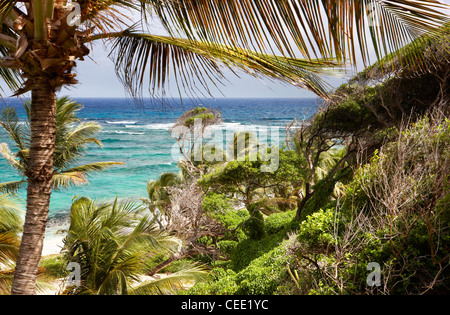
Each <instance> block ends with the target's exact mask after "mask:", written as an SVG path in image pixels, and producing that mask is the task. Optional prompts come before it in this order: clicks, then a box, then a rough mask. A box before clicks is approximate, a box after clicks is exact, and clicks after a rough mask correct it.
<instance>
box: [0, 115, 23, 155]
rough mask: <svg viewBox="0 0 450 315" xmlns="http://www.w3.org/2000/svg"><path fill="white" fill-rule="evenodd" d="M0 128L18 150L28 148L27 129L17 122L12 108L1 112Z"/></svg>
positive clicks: (17, 118)
mask: <svg viewBox="0 0 450 315" xmlns="http://www.w3.org/2000/svg"><path fill="white" fill-rule="evenodd" d="M0 126H1V127H2V128H3V129H5V131H6V132H7V133H8V135H9V137H10V138H11V140H13V141H14V144H15V145H16V146H17V148H18V149H19V150H26V149H27V148H28V146H29V142H30V137H29V128H27V125H26V124H24V123H23V122H21V121H20V120H19V117H18V116H17V111H16V110H15V109H14V108H12V107H7V108H4V109H3V110H2V111H1V114H0Z"/></svg>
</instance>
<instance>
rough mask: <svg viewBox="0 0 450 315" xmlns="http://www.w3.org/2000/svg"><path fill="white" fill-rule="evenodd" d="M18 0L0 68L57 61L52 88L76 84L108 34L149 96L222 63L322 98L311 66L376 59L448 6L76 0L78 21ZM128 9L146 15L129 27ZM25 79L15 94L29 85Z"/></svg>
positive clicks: (9, 4) (364, 0)
mask: <svg viewBox="0 0 450 315" xmlns="http://www.w3.org/2000/svg"><path fill="white" fill-rule="evenodd" d="M19 2H20V1H2V6H1V7H0V9H1V10H0V18H1V20H2V21H3V28H4V29H3V31H2V37H1V38H0V42H1V44H2V46H3V47H4V51H3V56H5V57H6V58H5V59H4V60H3V62H2V63H1V67H2V68H1V69H3V70H4V71H6V69H7V68H11V69H22V68H25V69H26V70H27V71H25V73H24V74H25V77H27V75H28V72H30V75H32V74H33V73H34V72H36V71H40V70H39V68H40V69H41V70H43V71H52V70H56V68H59V69H61V71H60V72H58V73H59V75H58V76H59V78H55V82H54V84H55V86H61V85H65V84H74V83H76V82H75V79H74V78H75V75H74V74H72V73H71V70H70V69H71V68H73V67H74V66H75V63H74V60H75V59H80V60H83V57H84V56H85V55H87V54H88V53H89V49H88V46H86V43H87V42H91V41H94V40H98V39H102V40H104V41H107V42H108V41H113V46H112V50H113V52H114V54H113V55H114V56H115V61H116V70H117V73H118V75H119V77H120V78H121V80H122V81H123V82H124V83H125V84H126V86H127V87H128V88H129V89H130V91H132V92H137V90H138V89H137V87H142V84H143V83H144V73H146V81H145V83H146V84H148V85H149V86H150V90H151V92H152V93H154V92H155V89H158V90H161V89H164V87H165V86H166V85H167V82H168V79H169V74H171V75H173V76H174V77H175V78H176V79H175V80H176V83H178V87H179V88H181V89H189V88H192V89H194V90H195V89H196V87H195V85H200V86H202V87H203V88H204V87H207V85H206V81H211V82H212V84H213V85H214V84H216V83H217V79H223V77H222V71H221V69H220V67H221V66H223V65H225V66H227V67H231V68H232V69H236V68H239V69H243V70H244V71H245V72H247V73H251V74H253V75H258V76H259V75H262V76H264V77H270V78H274V79H277V80H281V81H284V82H288V83H293V84H295V85H299V86H301V87H306V88H309V89H311V90H313V91H314V92H316V93H318V94H319V95H321V96H323V95H324V92H326V90H324V89H323V87H324V83H323V82H322V81H321V80H320V79H319V77H318V76H317V72H319V73H321V71H320V70H321V69H323V68H328V67H330V66H332V65H333V64H334V63H333V61H332V60H334V59H336V60H338V61H345V60H347V59H349V60H350V61H352V62H356V60H357V59H358V57H359V56H362V59H363V60H364V61H365V62H367V63H368V62H369V61H370V60H369V52H370V51H371V50H375V52H376V54H377V56H378V57H381V56H382V55H386V54H388V53H391V52H394V51H396V50H398V49H399V48H401V47H403V46H404V45H405V44H407V43H409V42H410V41H412V40H413V39H414V38H416V37H418V36H420V35H422V34H424V33H426V32H429V31H431V30H433V29H435V28H436V27H439V26H440V25H442V24H443V23H444V22H445V21H448V17H446V15H445V14H444V13H442V11H443V10H445V9H448V7H446V6H445V5H443V4H441V3H440V2H438V1H437V0H423V1H418V0H408V1H404V0H401V1H400V0H398V1H386V0H323V1H304V0H284V1H266V0H246V1H241V0H233V1H222V0H189V1H181V0H179V1H173V0H171V1H159V0H158V1H154V0H139V1H137V0H136V1H132V0H126V1H125V0H123V1H114V0H109V1H77V3H78V4H79V5H80V10H81V17H80V18H81V24H80V25H79V26H78V27H71V26H70V25H67V23H68V22H67V21H68V20H67V17H68V16H69V15H70V14H71V12H70V10H71V9H72V8H73V7H70V8H69V7H66V6H64V5H63V4H64V3H63V2H62V1H47V2H46V5H47V6H46V8H40V6H41V4H40V1H32V4H31V5H30V4H25V5H22V6H20V5H19ZM34 2H36V3H34ZM52 8H53V10H52ZM33 10H38V11H39V12H37V14H35V13H34V12H33ZM125 10H130V11H135V12H140V13H141V16H142V17H144V18H143V19H142V21H141V22H139V23H136V24H133V23H134V22H135V21H132V20H131V19H130V18H128V17H127V14H126V13H124V12H126V11H125ZM33 14H34V16H35V17H34V19H33V20H31V19H30V16H31V15H33ZM148 17H156V18H158V19H159V20H160V21H161V22H162V24H163V25H164V26H165V28H166V30H167V31H168V32H169V33H170V34H171V35H173V36H172V37H171V36H168V37H164V36H155V35H152V34H148V32H144V30H145V29H146V25H145V22H146V21H147V18H148ZM45 18H46V19H47V22H45ZM47 23H48V24H47ZM46 24H47V25H46ZM32 30H34V32H33V34H32V35H33V36H30V35H31V34H29V33H30V32H31V31H32ZM32 37H34V38H35V39H36V40H40V39H41V37H45V38H48V39H49V40H50V42H51V43H53V42H54V45H53V44H52V45H50V46H51V48H50V47H48V48H44V47H41V46H39V45H38V44H37V43H33V42H32V41H29V40H28V39H32ZM16 40H19V41H18V45H15V43H16ZM44 50H45V51H44ZM64 50H67V51H70V53H69V54H64V53H63V51H64ZM0 53H1V52H0ZM277 55H278V56H277ZM285 57H286V58H285ZM294 58H295V59H297V60H294ZM314 59H316V60H314ZM64 65H65V66H64ZM63 69H65V70H63ZM170 69H171V71H169V70H170ZM312 70H314V71H312ZM12 75H13V73H9V74H8V73H5V74H4V79H5V81H6V82H10V83H12V82H14V80H12V77H11V76H12ZM192 78H195V80H192ZM28 81H29V80H28ZM28 81H27V82H28ZM27 82H26V84H25V86H24V89H22V90H20V92H24V91H26V90H29V89H30V88H31V86H32V82H28V83H27ZM211 82H209V83H211ZM134 94H136V93H134Z"/></svg>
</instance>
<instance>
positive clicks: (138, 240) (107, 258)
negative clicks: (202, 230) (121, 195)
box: [63, 198, 206, 295]
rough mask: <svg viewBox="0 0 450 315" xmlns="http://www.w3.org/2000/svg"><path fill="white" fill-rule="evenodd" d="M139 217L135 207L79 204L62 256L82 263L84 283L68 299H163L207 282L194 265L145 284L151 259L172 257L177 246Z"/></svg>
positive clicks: (84, 200)
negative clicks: (157, 296)
mask: <svg viewBox="0 0 450 315" xmlns="http://www.w3.org/2000/svg"><path fill="white" fill-rule="evenodd" d="M139 213H142V211H141V209H140V207H139V206H137V205H135V204H134V203H133V202H128V201H123V202H119V201H117V200H115V201H114V202H112V203H102V204H100V203H97V202H96V201H93V200H90V199H87V198H80V199H77V200H75V202H74V203H73V205H72V209H71V217H70V218H71V221H70V222H71V223H70V227H69V231H68V234H67V236H66V238H65V239H64V244H65V245H64V249H63V252H64V253H65V258H66V260H67V261H68V262H76V263H79V264H80V267H81V281H80V286H78V287H76V286H74V287H68V288H67V289H66V291H65V293H66V294H94V295H95V294H101V295H105V294H106V295H116V294H122V295H125V294H160V293H168V292H173V291H175V290H179V289H182V288H183V286H184V285H186V284H188V282H189V281H194V280H198V279H201V278H205V277H206V273H205V272H204V271H203V270H202V269H201V268H200V267H198V266H190V267H189V268H186V269H185V270H183V271H180V272H179V273H175V274H172V275H170V276H169V277H167V278H164V279H161V280H157V281H153V280H152V279H143V278H142V275H144V274H145V273H146V272H147V271H148V270H149V269H150V266H149V265H148V263H147V261H149V259H150V257H151V256H150V254H151V253H154V252H159V253H161V252H167V251H169V252H170V251H171V250H173V249H174V248H176V247H177V246H178V241H177V240H176V239H174V238H172V237H170V236H168V235H165V234H163V233H162V232H161V231H160V230H158V229H157V228H156V227H155V224H154V221H153V220H152V219H150V216H149V215H146V216H140V215H139Z"/></svg>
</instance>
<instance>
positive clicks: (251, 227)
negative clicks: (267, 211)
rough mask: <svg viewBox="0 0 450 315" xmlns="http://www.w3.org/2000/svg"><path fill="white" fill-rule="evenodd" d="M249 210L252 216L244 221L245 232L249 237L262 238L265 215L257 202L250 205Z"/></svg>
mask: <svg viewBox="0 0 450 315" xmlns="http://www.w3.org/2000/svg"><path fill="white" fill-rule="evenodd" d="M248 212H249V213H250V218H249V219H247V220H246V221H245V222H244V225H243V229H244V232H245V234H246V235H247V236H248V237H249V238H251V239H253V240H260V239H261V238H262V237H263V236H264V216H263V215H262V213H261V212H260V211H259V210H258V207H257V206H256V205H255V204H251V205H250V206H249V207H248Z"/></svg>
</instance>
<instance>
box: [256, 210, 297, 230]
mask: <svg viewBox="0 0 450 315" xmlns="http://www.w3.org/2000/svg"><path fill="white" fill-rule="evenodd" d="M295 214H296V211H295V210H294V211H287V212H281V213H274V214H271V215H270V216H268V217H267V218H266V220H265V225H264V229H265V231H266V234H268V235H270V234H276V233H278V232H281V231H283V230H285V229H288V228H289V227H290V225H291V223H292V220H294V219H295Z"/></svg>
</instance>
